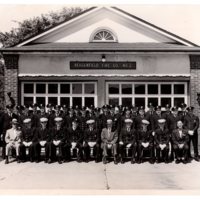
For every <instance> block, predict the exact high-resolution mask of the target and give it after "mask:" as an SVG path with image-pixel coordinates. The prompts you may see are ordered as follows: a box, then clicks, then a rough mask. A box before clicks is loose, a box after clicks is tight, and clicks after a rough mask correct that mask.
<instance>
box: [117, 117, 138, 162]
mask: <svg viewBox="0 0 200 200" xmlns="http://www.w3.org/2000/svg"><path fill="white" fill-rule="evenodd" d="M124 122H125V127H124V128H123V129H122V130H121V133H120V136H119V153H120V155H121V163H122V164H123V163H124V158H125V150H127V152H126V154H127V156H128V153H129V152H128V150H129V149H131V154H132V158H131V163H132V164H134V163H135V153H136V148H137V135H136V131H135V130H134V129H132V128H131V127H132V123H133V120H132V119H125V120H124Z"/></svg>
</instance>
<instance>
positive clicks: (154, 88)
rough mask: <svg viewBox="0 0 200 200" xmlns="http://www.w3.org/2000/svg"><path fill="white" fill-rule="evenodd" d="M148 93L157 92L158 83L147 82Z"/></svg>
mask: <svg viewBox="0 0 200 200" xmlns="http://www.w3.org/2000/svg"><path fill="white" fill-rule="evenodd" d="M148 94H158V85H155V84H154V85H153V84H149V85H148Z"/></svg>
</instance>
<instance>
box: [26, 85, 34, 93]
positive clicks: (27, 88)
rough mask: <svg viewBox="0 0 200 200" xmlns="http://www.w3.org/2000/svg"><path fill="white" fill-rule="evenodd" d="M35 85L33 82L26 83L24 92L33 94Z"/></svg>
mask: <svg viewBox="0 0 200 200" xmlns="http://www.w3.org/2000/svg"><path fill="white" fill-rule="evenodd" d="M33 87H34V85H33V84H24V93H26V94H27V93H29V94H32V93H33V91H34V89H33Z"/></svg>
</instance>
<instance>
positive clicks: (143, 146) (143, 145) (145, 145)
mask: <svg viewBox="0 0 200 200" xmlns="http://www.w3.org/2000/svg"><path fill="white" fill-rule="evenodd" d="M149 124H150V123H149V121H147V120H145V119H143V120H142V121H141V128H140V129H139V130H138V132H137V136H138V164H140V163H141V162H142V161H143V158H144V157H143V153H144V150H148V151H149V152H150V160H149V162H150V163H151V164H153V163H154V160H153V135H152V131H151V130H148V125H149Z"/></svg>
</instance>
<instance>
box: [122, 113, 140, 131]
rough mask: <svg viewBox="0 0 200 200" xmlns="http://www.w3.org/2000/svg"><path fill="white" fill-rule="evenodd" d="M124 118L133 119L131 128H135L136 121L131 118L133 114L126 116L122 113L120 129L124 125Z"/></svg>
mask: <svg viewBox="0 0 200 200" xmlns="http://www.w3.org/2000/svg"><path fill="white" fill-rule="evenodd" d="M126 119H131V120H132V121H133V123H132V127H131V128H134V129H135V126H136V124H135V123H136V121H135V119H136V118H135V119H134V118H133V116H132V115H130V116H126V115H123V116H122V117H121V123H120V127H121V129H123V128H124V127H125V120H126Z"/></svg>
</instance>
